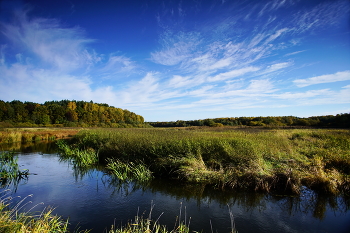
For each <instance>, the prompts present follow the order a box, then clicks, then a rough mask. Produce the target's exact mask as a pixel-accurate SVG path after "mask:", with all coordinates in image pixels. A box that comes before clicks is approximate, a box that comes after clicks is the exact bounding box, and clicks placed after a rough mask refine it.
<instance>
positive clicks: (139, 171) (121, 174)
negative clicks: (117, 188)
mask: <svg viewBox="0 0 350 233" xmlns="http://www.w3.org/2000/svg"><path fill="white" fill-rule="evenodd" d="M107 169H108V170H109V171H110V173H112V174H113V175H114V176H116V177H117V178H118V179H119V180H121V181H138V182H147V181H149V180H151V179H152V178H153V176H152V172H151V171H150V170H149V169H148V167H147V166H146V165H145V164H144V163H143V162H140V161H136V162H135V163H134V162H122V161H120V160H118V159H107Z"/></svg>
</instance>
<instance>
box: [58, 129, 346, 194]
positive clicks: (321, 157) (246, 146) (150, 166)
mask: <svg viewBox="0 0 350 233" xmlns="http://www.w3.org/2000/svg"><path fill="white" fill-rule="evenodd" d="M70 143H71V145H69V146H67V145H66V146H65V149H64V151H66V152H68V151H69V150H76V151H79V153H80V154H81V155H82V154H84V153H82V151H85V150H88V151H89V153H85V154H87V155H90V156H91V153H92V152H93V153H96V154H97V155H98V158H99V161H100V162H105V163H107V164H106V167H108V168H109V170H110V171H111V173H113V174H116V175H120V176H121V177H123V176H124V179H125V176H127V174H128V173H130V172H128V171H130V169H131V170H132V169H135V168H133V167H132V166H130V165H131V164H132V165H133V166H138V165H139V164H141V165H142V170H143V171H145V174H151V176H153V177H154V176H158V177H171V178H174V179H180V180H183V181H184V182H194V183H204V184H207V185H212V186H215V187H217V188H243V189H251V190H255V191H267V192H271V191H279V192H283V193H299V192H300V190H301V188H302V187H303V186H306V187H308V188H311V189H314V190H318V191H321V192H325V193H332V194H336V193H339V192H343V193H346V192H348V191H349V189H350V131H349V130H342V129H288V130H287V129H272V130H266V129H262V128H260V129H258V128H252V129H249V128H245V129H238V128H226V127H224V128H181V129H174V128H168V129H164V128H157V129H89V130H82V131H80V132H79V133H78V134H77V135H75V136H74V137H73V139H72V140H71V142H70ZM62 148H63V147H62ZM63 153H64V152H63ZM93 153H92V154H93ZM73 154H74V153H73ZM73 154H72V157H73V159H74V155H73ZM76 154H78V153H76ZM79 160H84V159H82V158H81V157H80V158H79ZM87 160H88V161H89V159H87ZM123 164H124V165H123ZM87 165H88V164H85V166H87ZM145 167H146V168H147V169H144V168H145ZM128 169H129V170H128ZM123 171H124V174H121V173H123ZM139 177H143V176H139ZM130 179H135V178H134V177H131V178H130ZM143 179H144V178H143ZM146 180H147V179H146Z"/></svg>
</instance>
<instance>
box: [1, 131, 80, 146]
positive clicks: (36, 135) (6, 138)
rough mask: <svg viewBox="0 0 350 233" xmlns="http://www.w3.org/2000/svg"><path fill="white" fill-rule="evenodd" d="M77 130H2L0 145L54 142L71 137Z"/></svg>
mask: <svg viewBox="0 0 350 233" xmlns="http://www.w3.org/2000/svg"><path fill="white" fill-rule="evenodd" d="M79 130H80V128H62V129H60V128H2V129H0V143H14V142H22V143H23V142H33V141H42V140H56V139H62V138H67V137H71V136H73V135H75V134H76V133H78V132H79Z"/></svg>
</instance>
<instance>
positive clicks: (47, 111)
mask: <svg viewBox="0 0 350 233" xmlns="http://www.w3.org/2000/svg"><path fill="white" fill-rule="evenodd" d="M36 126H47V127H48V126H52V127H144V126H145V123H144V119H143V117H142V116H140V115H137V114H135V113H133V112H130V111H128V110H126V109H121V108H115V107H113V106H109V105H108V104H98V103H93V102H92V101H90V102H85V101H75V100H72V101H70V100H61V101H47V102H45V103H44V104H38V103H33V102H24V103H23V102H21V101H19V100H13V101H11V102H4V101H2V100H0V127H36Z"/></svg>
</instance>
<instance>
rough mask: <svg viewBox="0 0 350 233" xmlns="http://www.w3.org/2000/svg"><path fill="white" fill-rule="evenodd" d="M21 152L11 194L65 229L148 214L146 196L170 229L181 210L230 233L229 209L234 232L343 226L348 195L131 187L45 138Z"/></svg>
mask: <svg viewBox="0 0 350 233" xmlns="http://www.w3.org/2000/svg"><path fill="white" fill-rule="evenodd" d="M21 151H22V152H20V153H18V163H19V165H20V166H21V168H23V169H29V172H30V173H31V175H30V176H29V178H28V180H22V181H21V182H20V183H18V184H17V185H13V184H12V185H11V186H10V187H9V188H10V189H11V190H12V193H13V194H12V195H13V196H21V198H23V197H25V196H27V195H29V194H33V196H32V197H29V198H28V200H30V201H32V204H31V205H35V204H38V203H41V202H44V205H39V206H38V207H36V208H35V210H37V211H40V210H42V208H43V206H53V207H56V209H55V212H54V213H55V214H58V215H61V216H62V217H63V218H69V219H70V224H71V229H72V230H73V229H74V228H75V227H76V226H77V225H79V226H80V229H93V230H92V232H105V231H106V230H107V229H109V228H110V226H111V225H113V224H115V225H117V226H120V225H121V224H125V223H127V222H128V220H131V219H134V217H135V216H136V215H137V214H138V213H139V215H141V214H142V213H146V214H147V215H148V213H149V210H150V207H151V204H152V203H153V204H154V205H155V206H154V209H153V211H152V217H153V219H157V218H158V217H159V216H161V217H160V220H159V221H160V223H161V224H165V225H167V226H168V228H169V229H172V227H173V226H174V224H175V221H176V218H177V216H180V215H181V219H182V220H183V221H185V218H186V221H187V222H188V221H189V220H190V227H191V229H192V230H195V231H201V230H203V232H212V229H213V232H219V233H223V232H230V226H231V220H230V215H229V211H232V213H233V216H234V223H235V225H236V228H237V230H238V231H239V232H240V233H244V232H344V233H345V232H350V213H349V207H350V202H349V200H348V199H344V198H342V197H329V196H321V195H316V194H315V193H313V192H308V191H305V192H304V193H303V195H301V196H300V197H288V196H277V195H274V196H273V195H267V194H261V193H258V194H257V193H244V192H236V191H232V190H231V191H225V192H223V191H219V190H215V189H210V188H205V187H202V186H195V185H191V186H190V185H184V184H182V183H179V182H176V183H175V182H170V181H164V180H163V181H161V180H155V181H154V182H152V183H151V184H149V185H147V186H138V185H136V184H134V183H120V182H118V181H117V180H113V179H111V177H109V176H108V175H107V174H105V173H104V172H103V170H101V169H98V168H95V169H92V170H88V171H77V170H75V169H74V167H73V166H72V165H71V164H69V163H68V162H62V161H60V158H59V156H58V155H57V154H56V153H55V149H54V146H53V145H51V144H36V145H35V146H34V147H33V146H22V148H21ZM15 200H17V201H19V200H20V198H15ZM28 208H29V207H28ZM180 210H181V211H180ZM210 223H211V224H210ZM211 225H212V226H211ZM211 228H212V229H211Z"/></svg>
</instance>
